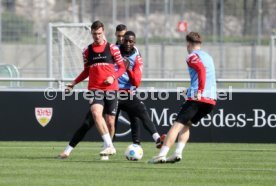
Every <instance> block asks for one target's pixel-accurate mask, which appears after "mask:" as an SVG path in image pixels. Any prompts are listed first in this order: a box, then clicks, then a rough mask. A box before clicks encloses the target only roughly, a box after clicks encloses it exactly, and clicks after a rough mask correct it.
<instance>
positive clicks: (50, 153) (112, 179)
mask: <svg viewBox="0 0 276 186" xmlns="http://www.w3.org/2000/svg"><path fill="white" fill-rule="evenodd" d="M101 144H102V143H95V142H82V143H80V144H79V146H78V147H77V148H76V149H75V150H74V151H73V153H72V154H71V156H70V158H69V159H66V160H59V159H55V158H54V157H55V156H57V155H58V154H59V153H60V152H61V151H62V150H63V149H64V147H65V146H66V145H67V142H0V185H1V186H10V185H20V186H23V185H26V186H40V185H53V186H62V185H66V186H69V185H74V186H76V185H78V186H80V185H85V186H87V185H103V186H105V185H108V186H111V185H120V186H124V185H130V186H135V185H137V186H143V185H146V186H151V185H152V186H153V185H154V186H155V185H157V186H159V185H165V186H169V185H171V186H178V185H189V186H193V185H203V186H211V185H212V186H215V185H217V186H227V185H235V186H236V185H238V186H239V185H250V186H254V185H256V186H259V185H264V186H275V185H276V144H223V143H219V144H217V143H189V144H188V145H187V146H186V149H185V152H184V154H183V155H184V159H183V160H182V161H181V162H179V163H176V164H158V165H152V164H147V163H146V161H147V160H148V159H149V158H151V157H152V156H154V155H156V154H157V153H158V150H157V149H155V148H154V144H153V143H143V144H142V145H143V149H144V157H143V159H142V160H141V161H138V162H131V161H127V160H126V159H125V157H124V156H123V152H124V150H125V148H126V146H127V145H128V144H130V143H119V142H116V143H115V145H116V149H117V155H115V156H112V157H111V158H110V160H109V161H100V160H99V155H98V153H99V151H100V148H101Z"/></svg>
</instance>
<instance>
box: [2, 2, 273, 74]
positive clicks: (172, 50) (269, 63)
mask: <svg viewBox="0 0 276 186" xmlns="http://www.w3.org/2000/svg"><path fill="white" fill-rule="evenodd" d="M0 2H1V3H0V20H1V27H0V30H1V31H0V33H1V34H0V66H1V68H0V69H5V70H1V71H0V77H9V76H12V77H36V78H37V77H41V78H43V77H49V73H48V67H49V65H48V64H49V57H48V58H47V51H48V47H49V43H47V37H48V35H49V33H48V25H49V23H50V22H53V23H56V22H64V23H81V22H88V23H91V22H92V21H94V20H96V19H100V20H101V21H103V22H104V24H105V27H106V36H107V38H108V40H109V41H113V42H114V39H115V38H114V29H115V26H116V25H117V24H119V23H124V24H126V25H127V26H128V28H129V29H130V30H134V31H135V33H136V34H137V37H138V42H137V46H138V48H139V50H140V51H141V53H142V56H143V59H144V64H145V68H144V78H185V77H188V74H187V70H186V68H187V67H186V64H185V63H184V60H185V56H186V55H187V53H186V49H185V47H184V36H185V34H186V32H178V27H177V26H178V22H179V21H185V22H186V23H187V30H188V31H191V30H194V31H198V32H200V33H201V34H202V35H203V38H204V42H205V44H204V49H205V50H207V51H208V52H209V53H210V54H211V55H212V56H213V57H214V61H215V65H216V70H217V77H218V78H253V79H255V78H265V79H267V78H271V79H273V78H275V76H274V75H273V72H274V70H273V69H274V66H275V60H274V59H275V58H274V59H273V57H274V56H273V55H274V53H275V52H276V49H275V47H274V45H273V44H272V42H271V41H272V39H271V38H272V37H271V35H273V34H275V25H276V1H274V0H235V1H231V0H208V1H202V0H137V1H130V0H112V1H111V0H101V1H98V0H60V1H57V0H42V1H41V0H28V1H25V0H0ZM48 39H49V38H48ZM273 41H274V40H273ZM80 51H81V50H80ZM54 52H55V53H56V54H57V55H58V53H59V48H56V50H55V51H54ZM65 57H70V56H65ZM54 63H56V66H55V69H53V70H54V71H56V72H57V73H56V74H55V77H54V78H59V76H60V74H59V72H60V71H59V69H57V68H58V63H59V60H57V61H55V62H54ZM77 64H79V65H77V68H76V67H74V68H75V69H77V70H78V69H81V68H82V66H81V61H79V62H78V63H77ZM7 65H8V67H9V68H10V69H12V70H10V71H12V72H13V73H7V70H6V69H7V68H6V66H7ZM67 65H68V64H67ZM14 72H16V73H15V74H14Z"/></svg>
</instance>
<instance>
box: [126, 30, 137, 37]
mask: <svg viewBox="0 0 276 186" xmlns="http://www.w3.org/2000/svg"><path fill="white" fill-rule="evenodd" d="M126 36H133V37H135V38H136V35H135V33H134V32H133V31H130V30H129V31H127V32H126V33H125V37H126Z"/></svg>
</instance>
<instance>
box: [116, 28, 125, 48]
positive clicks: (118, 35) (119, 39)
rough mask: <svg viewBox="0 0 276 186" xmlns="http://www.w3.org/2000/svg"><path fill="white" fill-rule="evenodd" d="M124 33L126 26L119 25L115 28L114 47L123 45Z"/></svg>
mask: <svg viewBox="0 0 276 186" xmlns="http://www.w3.org/2000/svg"><path fill="white" fill-rule="evenodd" d="M126 31H127V27H126V25H124V24H119V25H117V26H116V32H115V36H116V45H117V46H119V45H121V44H123V39H124V35H125V33H126Z"/></svg>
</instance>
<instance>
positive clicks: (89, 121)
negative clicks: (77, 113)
mask: <svg viewBox="0 0 276 186" xmlns="http://www.w3.org/2000/svg"><path fill="white" fill-rule="evenodd" d="M94 124H95V123H94V120H93V118H92V114H91V112H90V110H89V111H88V113H87V114H86V117H85V119H84V121H83V123H82V125H81V127H80V128H79V129H78V130H77V131H76V132H75V133H74V135H73V137H72V139H71V140H70V142H69V145H68V146H67V147H66V148H65V150H64V151H63V152H62V153H60V154H59V156H58V158H62V159H64V158H68V157H69V156H70V153H71V152H72V150H74V148H75V147H76V146H77V144H78V143H79V142H80V141H81V140H82V139H83V138H84V136H85V135H86V133H87V132H88V131H89V130H90V129H91V127H92V126H94Z"/></svg>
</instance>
